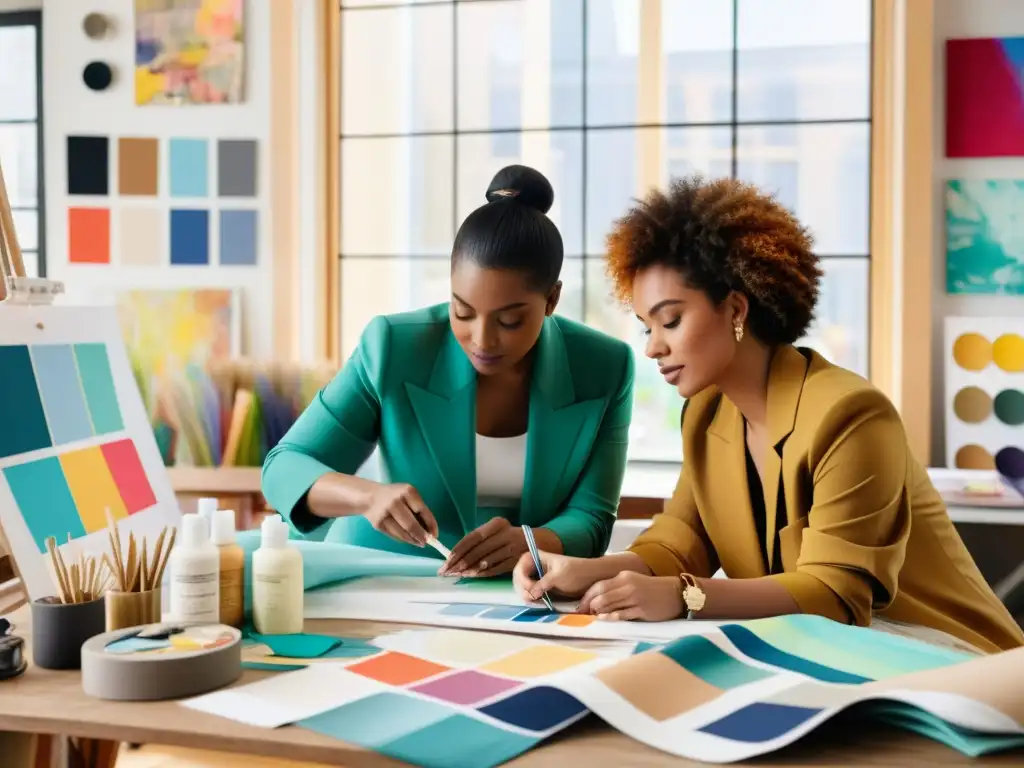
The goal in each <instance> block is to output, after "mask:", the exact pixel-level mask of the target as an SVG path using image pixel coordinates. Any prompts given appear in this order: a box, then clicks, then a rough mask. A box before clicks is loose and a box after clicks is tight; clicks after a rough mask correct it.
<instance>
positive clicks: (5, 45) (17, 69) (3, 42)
mask: <svg viewBox="0 0 1024 768" xmlns="http://www.w3.org/2000/svg"><path fill="white" fill-rule="evenodd" d="M35 117H36V29H35V27H0V122H3V121H4V120H34V119H35Z"/></svg>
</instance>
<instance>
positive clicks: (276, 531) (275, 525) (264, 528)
mask: <svg viewBox="0 0 1024 768" xmlns="http://www.w3.org/2000/svg"><path fill="white" fill-rule="evenodd" d="M260 533H261V535H262V542H261V543H262V546H264V547H268V548H270V549H283V548H284V547H285V546H287V544H288V524H287V523H286V522H285V521H284V520H282V519H281V518H280V517H278V516H277V515H270V516H269V517H266V518H264V520H263V523H262V524H261V525H260Z"/></svg>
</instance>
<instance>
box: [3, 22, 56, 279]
mask: <svg viewBox="0 0 1024 768" xmlns="http://www.w3.org/2000/svg"><path fill="white" fill-rule="evenodd" d="M41 30H42V14H41V13H40V12H39V11H23V12H16V13H0V168H3V174H4V181H5V182H6V185H7V196H8V198H9V199H10V203H11V208H12V213H13V218H14V229H15V231H16V232H17V234H18V243H19V245H20V246H21V250H22V256H23V257H24V261H25V272H26V274H27V275H28V276H29V277H42V276H45V275H46V256H45V239H44V231H43V227H44V221H43V213H42V209H43V206H44V199H43V161H42V147H43V121H42V108H43V100H42V89H41V88H40V79H41V74H42V68H43V66H42V42H41V34H40V33H41Z"/></svg>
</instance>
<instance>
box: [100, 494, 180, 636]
mask: <svg viewBox="0 0 1024 768" xmlns="http://www.w3.org/2000/svg"><path fill="white" fill-rule="evenodd" d="M107 535H108V538H109V541H110V552H109V553H105V554H104V555H103V561H104V563H105V564H106V566H107V570H108V571H109V572H110V573H111V574H112V576H113V583H112V585H111V588H110V589H108V590H107V591H106V593H105V600H106V606H105V607H106V630H107V631H108V632H112V631H114V630H117V629H123V628H125V627H135V626H139V625H140V624H149V623H151V622H155V621H159V620H160V616H161V610H162V603H163V581H164V574H165V573H166V571H167V569H168V563H169V562H170V559H171V557H172V554H173V552H174V550H175V546H174V545H175V542H176V541H177V535H178V529H177V528H171V527H165V528H163V529H162V530H161V531H160V533H159V534H158V535H157V536H156V539H155V541H154V543H153V548H152V551H151V550H150V548H149V539H148V538H147V537H145V536H143V537H142V539H141V540H137V539H136V538H135V534H134V533H131V532H129V533H128V540H127V544H125V543H124V542H123V541H122V538H121V533H120V531H119V530H118V525H117V521H116V520H114V517H113V515H112V514H110V512H109V510H108V512H107Z"/></svg>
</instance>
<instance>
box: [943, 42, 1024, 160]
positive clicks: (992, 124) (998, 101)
mask: <svg viewBox="0 0 1024 768" xmlns="http://www.w3.org/2000/svg"><path fill="white" fill-rule="evenodd" d="M1022 52H1024V51H1022V42H1021V38H979V39H971V40H947V41H946V157H1007V156H1011V157H1020V156H1024V94H1022V87H1021V86H1022V83H1021V75H1020V63H1021V62H1020V58H1021V55H1022Z"/></svg>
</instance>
